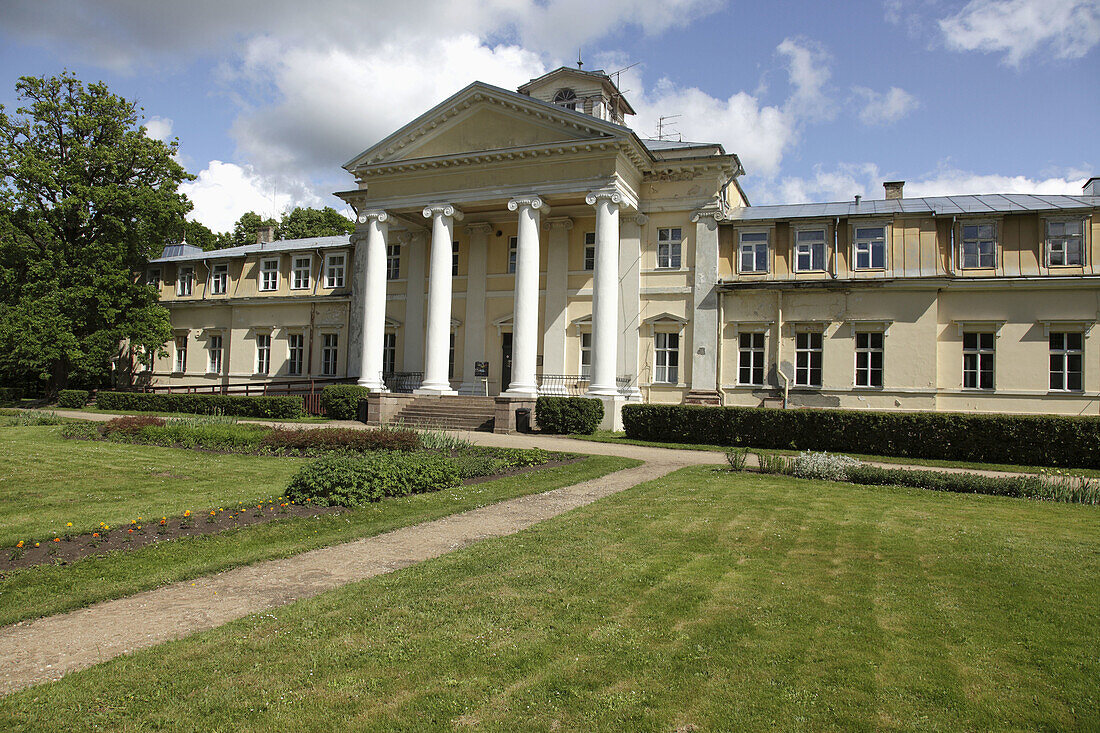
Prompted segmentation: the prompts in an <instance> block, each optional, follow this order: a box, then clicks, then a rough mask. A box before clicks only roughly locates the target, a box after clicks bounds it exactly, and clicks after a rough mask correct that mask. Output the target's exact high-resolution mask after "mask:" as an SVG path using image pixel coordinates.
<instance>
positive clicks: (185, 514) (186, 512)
mask: <svg viewBox="0 0 1100 733" xmlns="http://www.w3.org/2000/svg"><path fill="white" fill-rule="evenodd" d="M183 516H185V517H189V516H191V510H190V509H188V510H187V511H185V512H184V513H183Z"/></svg>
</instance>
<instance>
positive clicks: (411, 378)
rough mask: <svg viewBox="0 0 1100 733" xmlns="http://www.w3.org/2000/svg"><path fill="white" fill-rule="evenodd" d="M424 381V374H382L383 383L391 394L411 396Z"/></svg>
mask: <svg viewBox="0 0 1100 733" xmlns="http://www.w3.org/2000/svg"><path fill="white" fill-rule="evenodd" d="M423 381H424V372H387V373H383V374H382V383H383V384H385V385H386V390H387V391H389V392H403V393H405V394H411V393H412V391H413V390H415V389H418V388H419V387H420V383H421V382H423Z"/></svg>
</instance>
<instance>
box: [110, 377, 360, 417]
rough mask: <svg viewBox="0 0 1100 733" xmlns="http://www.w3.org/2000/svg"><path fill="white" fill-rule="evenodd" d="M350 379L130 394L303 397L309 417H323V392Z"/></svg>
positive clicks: (157, 388) (155, 388)
mask: <svg viewBox="0 0 1100 733" xmlns="http://www.w3.org/2000/svg"><path fill="white" fill-rule="evenodd" d="M354 383H355V379H353V378H349V377H326V378H324V379H288V380H281V381H271V382H237V383H233V382H203V383H199V384H142V385H135V386H134V387H133V388H132V389H129V390H119V391H127V392H151V393H164V394H224V395H243V396H245V397H260V396H265V395H266V396H272V397H274V396H300V397H301V398H302V403H303V406H304V407H305V411H306V413H307V414H310V415H322V414H324V411H323V410H322V409H321V390H323V389H324V388H325V387H328V386H330V385H334V384H354Z"/></svg>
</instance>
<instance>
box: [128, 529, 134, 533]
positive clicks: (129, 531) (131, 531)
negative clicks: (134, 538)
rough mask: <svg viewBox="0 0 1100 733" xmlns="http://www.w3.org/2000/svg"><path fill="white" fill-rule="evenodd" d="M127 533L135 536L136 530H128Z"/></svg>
mask: <svg viewBox="0 0 1100 733" xmlns="http://www.w3.org/2000/svg"><path fill="white" fill-rule="evenodd" d="M126 532H127V533H128V534H133V533H134V530H132V529H128V530H126Z"/></svg>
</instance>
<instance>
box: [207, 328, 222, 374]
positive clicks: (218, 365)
mask: <svg viewBox="0 0 1100 733" xmlns="http://www.w3.org/2000/svg"><path fill="white" fill-rule="evenodd" d="M206 350H207V352H208V356H209V357H210V359H209V363H208V368H207V370H206V371H208V372H209V373H210V374H221V373H222V337H221V336H211V337H210V340H209V341H207V342H206Z"/></svg>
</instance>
